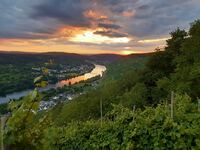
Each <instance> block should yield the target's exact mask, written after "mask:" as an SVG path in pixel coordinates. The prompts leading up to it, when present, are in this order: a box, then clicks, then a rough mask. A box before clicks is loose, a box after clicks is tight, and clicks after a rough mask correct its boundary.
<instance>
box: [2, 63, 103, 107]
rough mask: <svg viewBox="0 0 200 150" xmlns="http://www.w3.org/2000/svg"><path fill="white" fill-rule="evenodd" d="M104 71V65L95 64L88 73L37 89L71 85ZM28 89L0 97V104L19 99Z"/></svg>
mask: <svg viewBox="0 0 200 150" xmlns="http://www.w3.org/2000/svg"><path fill="white" fill-rule="evenodd" d="M105 71H106V67H105V66H103V65H97V64H95V68H94V69H93V70H92V71H91V72H90V73H85V74H84V75H81V76H78V77H75V78H71V79H67V80H61V81H59V82H58V83H56V84H51V85H48V86H47V87H45V88H40V89H39V91H40V92H43V91H48V90H50V89H55V88H61V87H63V86H65V85H66V86H68V85H73V84H76V83H79V82H81V81H85V80H88V79H90V78H93V77H95V76H99V75H100V76H102V74H103V72H105ZM30 91H31V89H30V90H25V91H21V92H15V93H11V94H8V95H6V97H0V104H3V103H8V102H9V101H10V100H12V99H19V98H21V97H23V96H25V95H27V94H28V93H29V92H30Z"/></svg>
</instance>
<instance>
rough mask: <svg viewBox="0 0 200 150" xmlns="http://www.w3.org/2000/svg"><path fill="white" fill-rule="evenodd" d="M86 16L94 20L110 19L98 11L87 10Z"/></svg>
mask: <svg viewBox="0 0 200 150" xmlns="http://www.w3.org/2000/svg"><path fill="white" fill-rule="evenodd" d="M84 16H85V17H87V18H92V19H107V18H108V17H107V16H106V15H104V14H102V13H101V12H99V11H96V10H87V11H85V12H84Z"/></svg>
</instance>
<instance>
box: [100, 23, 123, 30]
mask: <svg viewBox="0 0 200 150" xmlns="http://www.w3.org/2000/svg"><path fill="white" fill-rule="evenodd" d="M98 26H99V27H102V28H106V29H120V28H121V27H120V26H119V25H116V24H108V23H99V24H98Z"/></svg>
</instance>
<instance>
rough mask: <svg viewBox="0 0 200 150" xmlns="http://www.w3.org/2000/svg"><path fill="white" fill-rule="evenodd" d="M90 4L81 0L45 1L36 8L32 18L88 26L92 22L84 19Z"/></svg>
mask: <svg viewBox="0 0 200 150" xmlns="http://www.w3.org/2000/svg"><path fill="white" fill-rule="evenodd" d="M87 9H88V4H87V3H86V4H85V3H83V2H82V1H81V0H45V1H43V2H42V3H41V4H38V5H36V6H34V11H33V13H32V14H31V17H33V18H34V19H45V18H47V19H55V20H58V21H61V22H62V23H65V24H66V25H72V26H88V25H90V22H89V20H88V19H87V18H85V17H84V14H83V13H84V11H86V10H87Z"/></svg>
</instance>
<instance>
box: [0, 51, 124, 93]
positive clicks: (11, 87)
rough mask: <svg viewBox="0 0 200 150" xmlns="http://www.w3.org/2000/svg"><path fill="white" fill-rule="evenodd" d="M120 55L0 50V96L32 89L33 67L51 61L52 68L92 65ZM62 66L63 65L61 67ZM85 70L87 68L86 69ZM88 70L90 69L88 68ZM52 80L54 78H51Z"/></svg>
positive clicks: (35, 75) (111, 59)
mask: <svg viewBox="0 0 200 150" xmlns="http://www.w3.org/2000/svg"><path fill="white" fill-rule="evenodd" d="M120 57H121V56H120V55H112V54H110V55H108V56H107V55H80V54H73V53H61V52H51V53H50V52H49V53H25V52H3V51H1V52H0V96H5V95H6V94H10V93H13V92H18V91H22V90H27V89H32V88H33V87H34V85H33V80H34V78H35V77H37V75H38V74H37V73H38V72H33V68H34V69H39V68H42V67H45V64H47V63H49V62H51V63H53V65H51V68H52V69H63V68H65V67H66V66H69V67H77V66H80V65H88V66H91V65H93V64H92V63H95V62H96V63H103V64H107V63H110V62H112V61H114V60H117V59H119V58H120ZM61 66H63V67H61ZM86 71H87V70H86ZM88 71H90V70H88ZM52 80H53V81H54V82H56V81H57V79H56V78H52Z"/></svg>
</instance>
